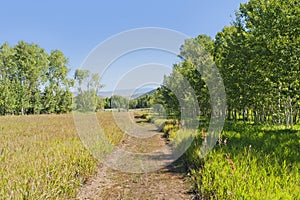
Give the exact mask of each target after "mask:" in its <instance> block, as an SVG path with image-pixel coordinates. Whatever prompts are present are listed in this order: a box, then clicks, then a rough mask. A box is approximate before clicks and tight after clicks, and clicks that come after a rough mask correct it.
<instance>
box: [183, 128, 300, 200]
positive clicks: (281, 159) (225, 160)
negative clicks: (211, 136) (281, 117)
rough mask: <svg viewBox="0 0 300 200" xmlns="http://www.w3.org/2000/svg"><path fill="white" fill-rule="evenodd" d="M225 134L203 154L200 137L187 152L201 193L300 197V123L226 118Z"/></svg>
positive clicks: (224, 196)
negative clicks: (266, 123) (290, 126)
mask: <svg viewBox="0 0 300 200" xmlns="http://www.w3.org/2000/svg"><path fill="white" fill-rule="evenodd" d="M221 139H222V143H221V144H217V145H216V146H215V148H214V149H213V150H212V151H211V152H210V153H209V154H208V155H207V156H206V157H205V158H204V159H200V158H199V156H197V154H198V153H199V150H198V149H199V145H195V143H197V144H201V142H199V141H200V140H201V139H200V136H198V140H196V141H195V142H194V144H192V146H191V148H190V149H189V150H188V151H187V153H186V155H185V158H186V159H187V163H188V165H189V166H190V168H191V176H192V180H193V183H194V186H195V192H196V194H197V196H198V197H199V198H201V199H300V171H299V170H300V126H295V127H294V129H293V130H290V129H285V128H284V127H283V126H274V127H268V126H256V125H249V124H248V125H247V124H244V123H242V122H241V123H240V122H238V123H226V124H225V127H224V131H223V132H222V135H221ZM225 139H226V144H225V143H224V141H225Z"/></svg>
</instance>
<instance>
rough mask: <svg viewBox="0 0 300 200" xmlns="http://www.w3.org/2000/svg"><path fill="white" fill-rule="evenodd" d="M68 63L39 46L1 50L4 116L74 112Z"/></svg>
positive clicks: (1, 109)
mask: <svg viewBox="0 0 300 200" xmlns="http://www.w3.org/2000/svg"><path fill="white" fill-rule="evenodd" d="M67 63H68V60H67V59H66V58H65V56H64V55H63V53H62V52H60V51H58V50H55V51H52V52H51V54H50V55H49V54H47V53H46V52H45V50H44V49H42V48H40V47H39V46H38V45H36V44H28V43H26V42H23V41H21V42H19V43H18V44H17V45H16V46H14V47H11V46H9V45H8V44H7V43H5V44H3V45H2V46H1V47H0V114H1V115H7V114H39V113H65V112H69V111H70V110H71V105H72V98H71V96H70V87H71V86H72V81H71V80H70V79H68V78H67V73H68V72H69V69H68V68H67V67H66V65H67Z"/></svg>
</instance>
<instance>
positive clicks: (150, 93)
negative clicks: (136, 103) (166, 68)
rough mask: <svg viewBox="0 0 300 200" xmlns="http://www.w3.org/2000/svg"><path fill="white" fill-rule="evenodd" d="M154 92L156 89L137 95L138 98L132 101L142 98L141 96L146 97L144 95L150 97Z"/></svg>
mask: <svg viewBox="0 0 300 200" xmlns="http://www.w3.org/2000/svg"><path fill="white" fill-rule="evenodd" d="M155 91H156V89H152V90H150V91H149V92H146V93H144V94H141V95H138V96H136V97H134V98H133V99H138V98H140V97H143V96H146V95H149V96H150V95H152V94H154V93H155Z"/></svg>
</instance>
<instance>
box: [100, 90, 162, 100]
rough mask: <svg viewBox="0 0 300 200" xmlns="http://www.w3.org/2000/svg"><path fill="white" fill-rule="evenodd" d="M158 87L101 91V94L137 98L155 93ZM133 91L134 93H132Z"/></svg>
mask: <svg viewBox="0 0 300 200" xmlns="http://www.w3.org/2000/svg"><path fill="white" fill-rule="evenodd" d="M155 90H156V88H139V89H137V90H135V91H134V92H133V90H131V89H128V90H116V91H100V92H99V94H98V95H99V96H101V97H111V96H112V95H119V96H122V97H126V98H129V99H136V98H138V97H140V96H143V95H146V94H151V93H154V92H155ZM132 92H133V94H132Z"/></svg>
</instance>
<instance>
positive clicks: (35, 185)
mask: <svg viewBox="0 0 300 200" xmlns="http://www.w3.org/2000/svg"><path fill="white" fill-rule="evenodd" d="M97 117H98V119H99V121H101V125H102V126H103V127H105V128H106V130H107V133H108V134H110V133H113V134H110V135H111V136H110V139H111V140H112V142H113V143H115V144H116V143H118V142H119V141H120V139H121V135H122V132H121V131H120V130H119V129H118V128H117V126H116V125H115V124H114V123H112V121H113V120H112V115H111V113H99V114H97ZM0 141H1V143H0V199H66V198H72V197H75V195H76V193H77V191H78V189H79V187H80V186H81V185H82V184H83V182H84V181H85V180H86V179H87V178H88V177H90V176H91V175H92V174H94V173H95V172H96V166H97V161H96V159H94V158H93V157H92V156H91V155H90V154H89V152H88V151H87V150H86V149H85V148H84V146H83V145H82V143H81V141H80V139H79V137H78V136H77V134H76V131H75V127H74V122H73V116H72V115H71V114H69V115H39V116H2V117H0Z"/></svg>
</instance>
